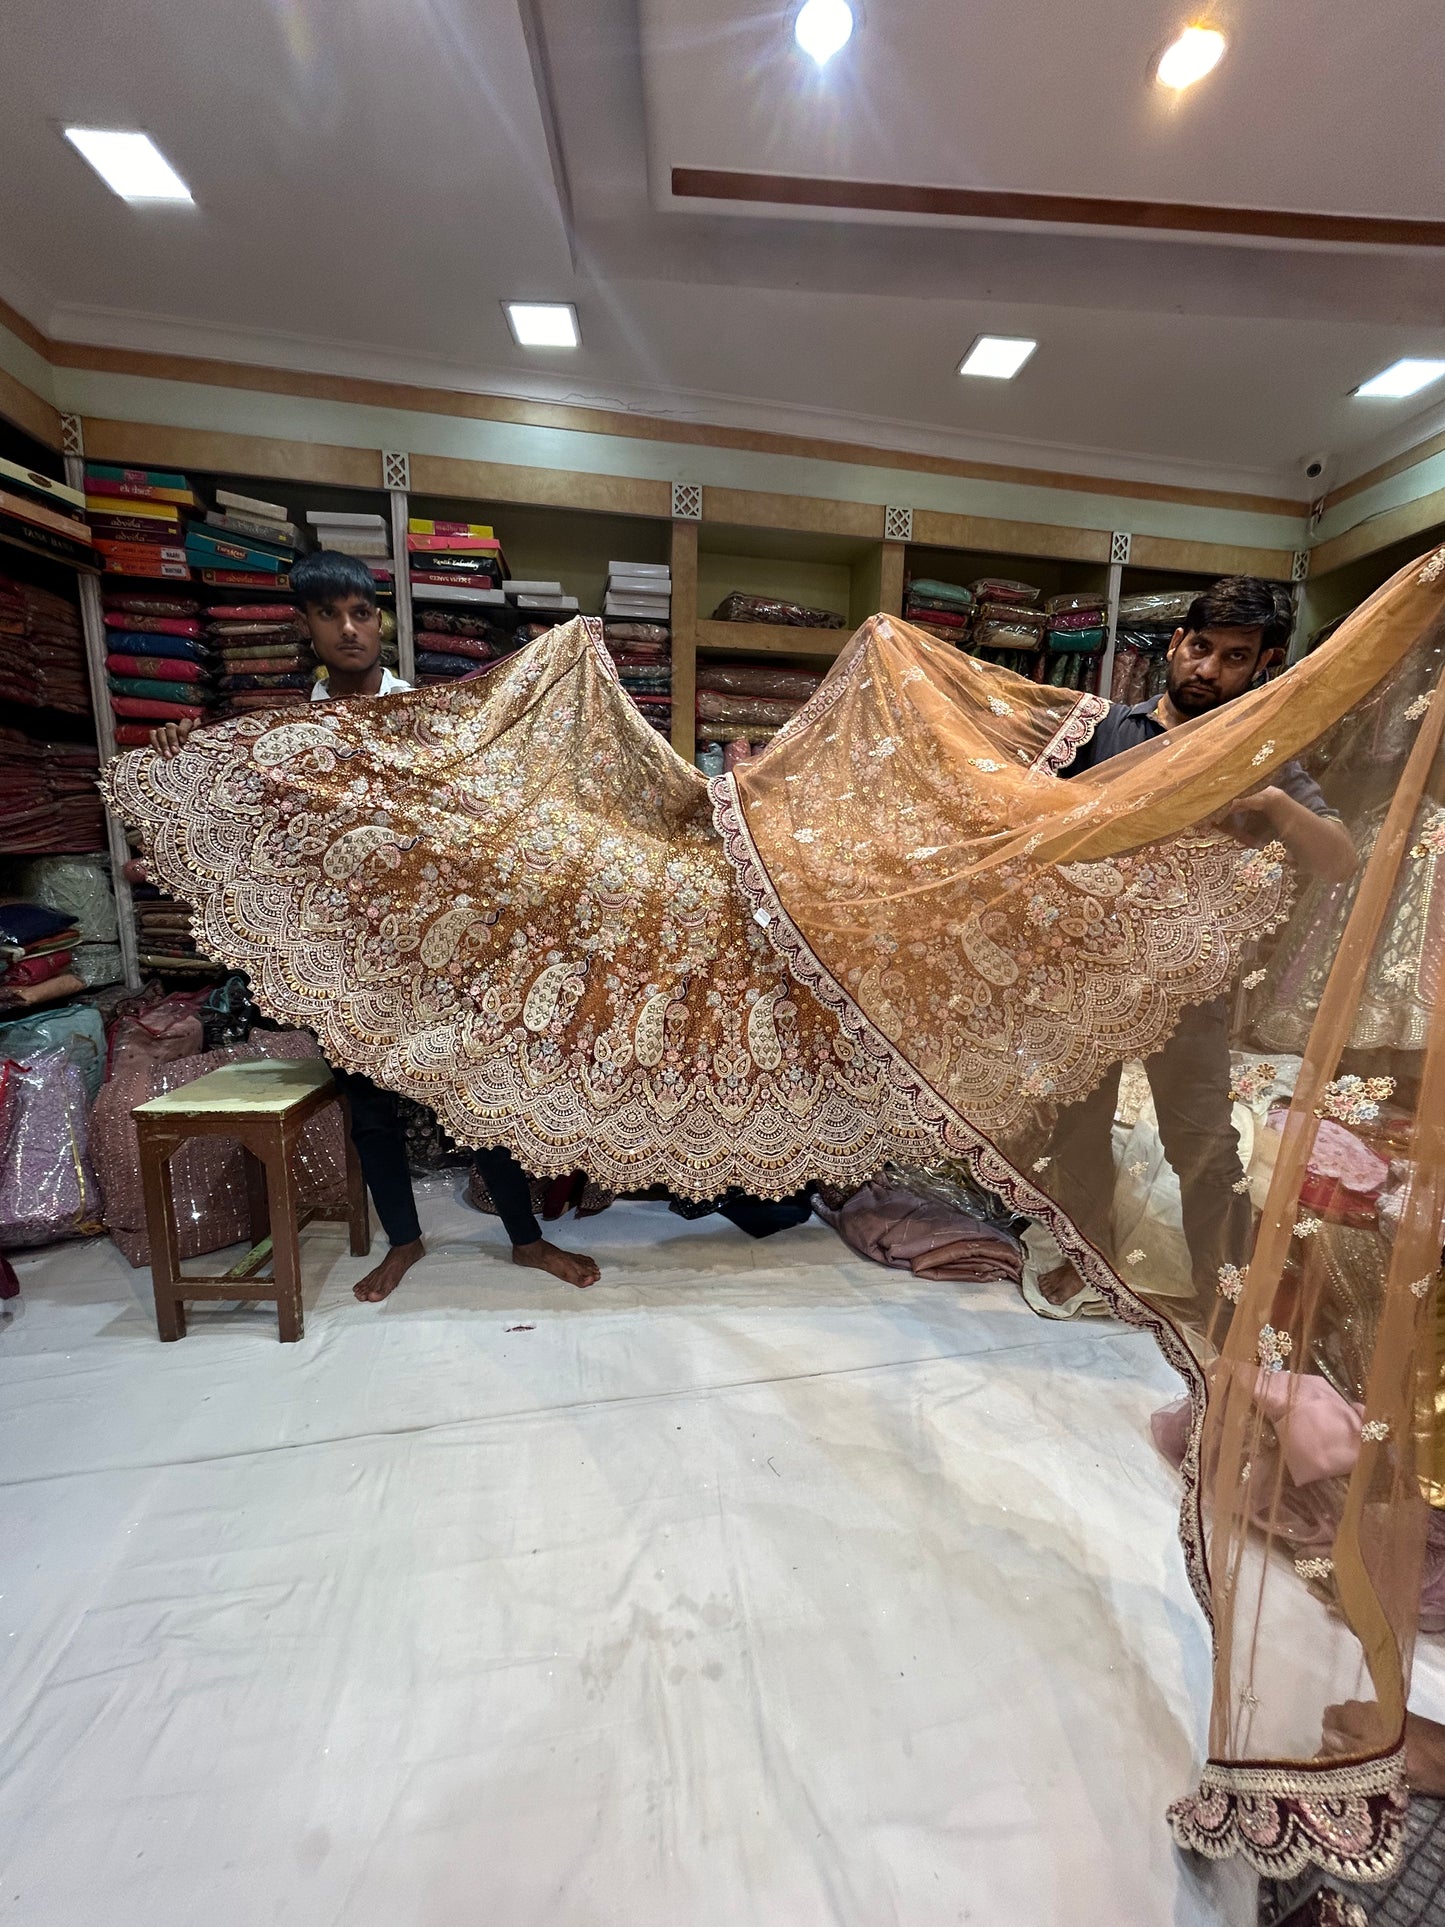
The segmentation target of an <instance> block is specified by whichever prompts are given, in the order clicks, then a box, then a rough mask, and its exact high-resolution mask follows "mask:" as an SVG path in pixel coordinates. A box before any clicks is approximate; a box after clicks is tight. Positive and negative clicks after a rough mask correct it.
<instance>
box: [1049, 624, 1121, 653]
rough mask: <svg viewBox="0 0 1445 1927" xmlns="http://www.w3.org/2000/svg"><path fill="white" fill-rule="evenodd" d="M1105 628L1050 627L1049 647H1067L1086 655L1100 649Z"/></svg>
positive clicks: (1105, 632) (1105, 633)
mask: <svg viewBox="0 0 1445 1927" xmlns="http://www.w3.org/2000/svg"><path fill="white" fill-rule="evenodd" d="M1108 633H1109V632H1108V630H1107V629H1050V631H1049V636H1048V641H1049V647H1050V649H1067V650H1071V651H1076V652H1078V653H1079V654H1081V655H1087V654H1090V653H1092V652H1093V651H1094V650H1097V649H1102V648H1103V646H1104V640H1105V637H1106V636H1107V635H1108Z"/></svg>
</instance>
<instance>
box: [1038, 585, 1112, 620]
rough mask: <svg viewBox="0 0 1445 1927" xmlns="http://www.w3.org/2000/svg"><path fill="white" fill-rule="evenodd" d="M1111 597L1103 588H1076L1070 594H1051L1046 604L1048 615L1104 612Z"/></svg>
mask: <svg viewBox="0 0 1445 1927" xmlns="http://www.w3.org/2000/svg"><path fill="white" fill-rule="evenodd" d="M1108 606H1109V598H1108V597H1107V596H1106V595H1105V594H1104V592H1103V591H1102V590H1101V589H1076V590H1074V591H1073V592H1072V593H1071V594H1069V595H1054V596H1050V597H1049V599H1048V601H1047V602H1046V603H1045V604H1044V614H1045V615H1046V616H1072V615H1088V614H1091V613H1097V614H1102V613H1103V611H1104V610H1105V609H1107V608H1108Z"/></svg>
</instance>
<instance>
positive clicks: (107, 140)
mask: <svg viewBox="0 0 1445 1927" xmlns="http://www.w3.org/2000/svg"><path fill="white" fill-rule="evenodd" d="M65 138H66V139H67V140H68V141H69V142H70V144H71V146H72V147H74V148H76V149H77V150H78V151H79V152H80V153H82V154H83V155H84V156H85V158H86V160H88V161H89V162H90V164H91V166H92V167H93V168H94V169H95V171H96V173H97V174H99V176H100V178H101V179H102V180H103V181H104V182H105V184H106V186H107V187H108V188H110V190H111V191H112V193H115V194H119V196H120V198H121V199H122V200H123V201H189V200H190V198H191V190H190V189H189V188H188V187H187V186H186V184H185V182H184V181H183V180H182V179H181V177H180V175H179V174H178V173H177V172H176V170H175V169H174V168H173V167H172V166H171V164H170V162H169V161H168V160H167V159H166V157H165V155H164V154H163V153H162V152H161V151H160V149H159V148H158V147H157V146H156V144H155V142H154V141H153V140H152V139H151V137H150V135H149V134H122V133H111V132H108V131H107V130H106V129H104V128H100V127H67V128H66V130H65Z"/></svg>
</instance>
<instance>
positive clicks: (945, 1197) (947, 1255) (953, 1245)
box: [813, 1163, 1025, 1286]
mask: <svg viewBox="0 0 1445 1927" xmlns="http://www.w3.org/2000/svg"><path fill="white" fill-rule="evenodd" d="M813 1208H814V1210H815V1211H816V1212H817V1214H818V1216H819V1217H820V1218H821V1219H822V1220H823V1222H824V1223H825V1224H829V1225H831V1226H832V1227H833V1229H834V1230H835V1231H836V1232H837V1233H838V1236H839V1237H840V1238H841V1239H842V1240H843V1242H844V1243H845V1244H846V1245H848V1246H850V1247H851V1249H852V1250H854V1251H856V1252H857V1253H858V1254H859V1256H860V1257H863V1258H871V1259H872V1260H873V1261H874V1263H875V1264H880V1265H887V1266H888V1267H889V1268H890V1269H891V1270H893V1271H911V1272H912V1273H913V1275H914V1277H916V1278H941V1279H956V1280H957V1281H958V1282H959V1283H960V1284H970V1285H982V1284H994V1283H1004V1284H1010V1285H1015V1286H1017V1285H1019V1284H1020V1283H1021V1282H1022V1279H1023V1272H1024V1248H1023V1243H1022V1236H1021V1234H1022V1231H1023V1229H1024V1224H1025V1220H1024V1219H1022V1218H1019V1217H1017V1216H1015V1215H1014V1214H1013V1213H1012V1212H1011V1211H1010V1210H1009V1208H1008V1206H1007V1205H1005V1204H1004V1203H1003V1201H1002V1199H1000V1198H997V1197H995V1196H994V1195H993V1194H992V1192H989V1191H985V1190H983V1188H982V1187H981V1186H980V1185H978V1184H977V1183H976V1182H975V1181H974V1179H973V1178H972V1176H971V1175H970V1174H969V1172H968V1170H967V1169H966V1168H965V1167H964V1166H963V1165H961V1164H952V1163H949V1164H940V1165H935V1166H932V1167H930V1168H928V1169H924V1168H922V1167H918V1166H912V1165H895V1164H889V1165H885V1167H884V1168H883V1170H882V1171H881V1172H880V1173H879V1174H878V1176H877V1177H875V1178H872V1179H870V1180H869V1182H868V1183H867V1184H865V1185H863V1186H862V1188H861V1189H860V1190H857V1191H855V1192H853V1193H852V1195H851V1196H848V1197H838V1196H836V1195H833V1194H828V1193H821V1194H819V1195H817V1196H815V1198H814V1201H813Z"/></svg>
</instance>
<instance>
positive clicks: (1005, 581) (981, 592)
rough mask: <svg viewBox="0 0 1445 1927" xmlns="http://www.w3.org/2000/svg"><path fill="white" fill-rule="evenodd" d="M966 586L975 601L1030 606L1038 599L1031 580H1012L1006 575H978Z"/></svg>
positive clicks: (1037, 593)
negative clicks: (975, 579) (974, 580)
mask: <svg viewBox="0 0 1445 1927" xmlns="http://www.w3.org/2000/svg"><path fill="white" fill-rule="evenodd" d="M968 586H969V588H970V589H971V590H972V592H973V599H974V601H975V602H1016V603H1018V604H1019V605H1020V607H1023V608H1030V607H1032V606H1033V605H1034V604H1035V603H1036V602H1037V601H1038V599H1039V592H1038V590H1037V589H1036V588H1035V587H1034V585H1033V583H1032V582H1014V581H1012V580H1011V579H1010V578H1009V577H1008V576H1000V575H985V576H980V577H979V579H978V581H977V582H970V583H969V585H968Z"/></svg>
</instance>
